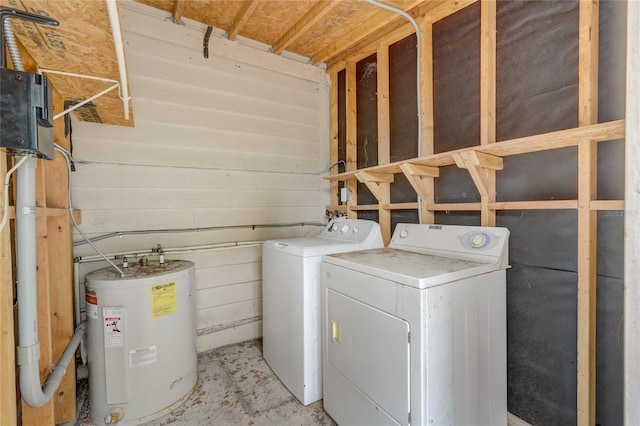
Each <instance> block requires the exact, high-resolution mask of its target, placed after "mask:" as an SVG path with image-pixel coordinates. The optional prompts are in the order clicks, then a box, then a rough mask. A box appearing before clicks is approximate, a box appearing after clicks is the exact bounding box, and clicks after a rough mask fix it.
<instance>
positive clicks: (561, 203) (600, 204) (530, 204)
mask: <svg viewBox="0 0 640 426" xmlns="http://www.w3.org/2000/svg"><path fill="white" fill-rule="evenodd" d="M326 208H327V210H329V211H335V210H337V211H338V212H339V213H346V212H347V210H351V211H368V210H369V211H370V210H378V209H379V208H382V209H384V210H412V209H417V208H418V203H395V204H366V205H358V206H346V205H340V206H327V207H326ZM480 208H481V205H480V203H435V204H427V209H428V210H432V211H480ZM489 208H490V209H492V210H573V209H577V208H578V200H540V201H500V202H493V203H489ZM589 208H590V209H591V210H592V211H601V210H624V200H593V201H591V204H590V206H589Z"/></svg>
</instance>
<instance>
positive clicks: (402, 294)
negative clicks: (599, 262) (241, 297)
mask: <svg viewBox="0 0 640 426" xmlns="http://www.w3.org/2000/svg"><path fill="white" fill-rule="evenodd" d="M508 237H509V231H508V230H507V229H505V228H487V227H469V226H447V225H417V224H398V225H397V227H396V230H395V232H394V234H393V237H392V239H391V243H390V245H389V247H388V248H382V249H375V250H364V251H356V252H350V253H342V254H332V255H326V256H323V262H322V298H323V300H322V302H323V308H322V321H323V387H324V389H323V392H324V409H325V410H326V411H327V412H328V413H329V415H330V416H331V417H332V418H333V419H334V420H335V421H336V422H337V423H338V424H340V425H369V426H374V425H474V426H478V425H491V426H493V425H505V424H506V423H507V405H506V404H507V398H506V289H505V285H506V284H505V281H506V280H505V276H506V273H505V269H506V268H507V267H508V264H507V263H508V260H507V257H508Z"/></svg>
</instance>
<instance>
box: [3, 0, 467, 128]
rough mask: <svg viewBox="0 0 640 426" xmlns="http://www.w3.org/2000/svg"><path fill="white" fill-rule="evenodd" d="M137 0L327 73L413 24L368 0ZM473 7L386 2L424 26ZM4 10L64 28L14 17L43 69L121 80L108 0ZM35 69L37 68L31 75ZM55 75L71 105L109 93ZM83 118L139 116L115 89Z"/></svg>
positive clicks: (429, 0) (422, 0) (19, 2)
mask: <svg viewBox="0 0 640 426" xmlns="http://www.w3.org/2000/svg"><path fill="white" fill-rule="evenodd" d="M135 1H137V2H139V3H142V4H145V5H147V6H150V7H153V8H156V9H160V10H163V11H166V12H168V13H170V14H171V16H172V18H173V22H174V23H175V24H176V25H181V24H183V23H184V20H185V19H191V20H193V21H197V22H200V23H202V24H205V25H208V26H212V27H214V28H216V29H218V30H222V31H224V32H225V35H226V37H227V38H228V39H230V40H234V39H236V38H237V37H239V36H241V37H245V38H248V39H251V40H255V41H258V42H261V43H264V44H266V45H268V46H271V51H272V52H273V54H281V53H282V52H284V51H287V52H291V53H295V54H297V55H301V56H303V57H307V58H309V61H310V62H311V63H313V64H321V63H326V64H327V66H328V67H331V66H333V65H335V64H340V63H342V62H343V61H344V60H345V58H348V57H349V56H350V55H351V54H356V53H358V52H360V51H361V49H363V47H365V46H370V45H371V44H372V43H374V42H375V41H376V40H378V39H379V38H382V37H384V36H385V35H387V34H389V33H391V32H393V31H395V30H397V29H398V28H400V27H402V26H407V25H410V24H409V23H408V21H407V20H406V19H405V18H403V17H401V16H400V15H398V14H396V13H393V12H390V11H388V10H385V9H382V8H379V7H376V6H374V5H372V4H370V3H367V2H366V1H364V0H135ZM474 1H475V0H382V2H383V3H386V4H388V5H391V6H394V7H396V8H398V9H401V10H403V11H406V12H408V13H409V14H410V15H412V16H413V17H414V18H416V19H418V20H420V21H423V20H425V19H427V20H430V21H436V20H438V19H441V18H443V17H444V16H447V15H449V14H450V13H452V12H453V11H455V10H456V9H459V8H461V7H464V6H466V5H467V4H470V3H473V2H474ZM0 6H2V7H10V8H15V9H20V10H23V11H28V12H32V13H37V14H40V15H45V16H51V17H54V18H55V19H57V20H58V21H59V22H60V26H58V27H50V26H41V25H35V24H34V23H32V22H26V21H20V20H17V19H11V21H12V23H13V29H14V32H15V34H16V37H17V39H18V40H19V42H20V43H21V44H22V46H23V47H24V49H25V50H26V51H27V52H28V54H29V55H30V56H31V57H32V58H33V60H34V61H35V63H36V64H37V66H39V67H40V68H48V69H53V70H58V71H65V72H71V73H78V74H90V75H92V76H95V77H101V78H108V79H111V80H119V79H120V78H119V74H118V66H117V61H116V56H115V48H114V43H113V38H112V32H111V26H110V24H109V19H108V16H107V10H106V4H105V1H104V0H102V1H101V0H0ZM217 33H218V32H217ZM203 38H204V32H203ZM29 60H30V59H29ZM36 68H37V67H36V66H35V65H33V64H32V65H31V66H30V67H28V68H27V70H29V71H35V69H36ZM48 77H49V78H50V80H51V81H52V83H53V86H54V87H55V88H56V89H57V91H58V92H59V94H60V95H61V96H62V98H63V99H65V100H67V101H71V102H79V101H81V100H83V99H86V98H88V97H90V96H92V95H94V94H96V93H98V92H100V91H102V90H104V89H105V88H106V87H108V84H107V83H104V82H97V81H95V80H87V79H82V78H76V77H65V76H59V75H55V74H48ZM129 105H131V104H129ZM57 112H59V111H55V113H57ZM76 115H77V116H78V118H80V120H83V121H93V122H99V123H105V124H117V125H125V126H133V125H134V122H133V116H131V118H130V119H129V120H125V119H124V118H123V102H122V100H121V99H120V98H119V96H118V93H117V92H116V91H115V90H114V91H111V92H109V93H107V94H106V95H104V96H102V97H99V98H97V99H95V100H94V101H92V103H91V104H89V105H87V106H86V107H82V108H81V109H78V110H77V111H76Z"/></svg>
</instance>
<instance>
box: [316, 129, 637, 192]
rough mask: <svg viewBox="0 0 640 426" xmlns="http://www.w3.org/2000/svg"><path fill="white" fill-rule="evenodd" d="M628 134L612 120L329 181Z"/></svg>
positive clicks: (375, 168)
mask: <svg viewBox="0 0 640 426" xmlns="http://www.w3.org/2000/svg"><path fill="white" fill-rule="evenodd" d="M624 132H625V124H624V120H616V121H608V122H605V123H598V124H593V125H590V126H582V127H576V128H573V129H567V130H559V131H556V132H551V133H544V134H540V135H535V136H527V137H524V138H518V139H511V140H507V141H503V142H496V143H493V144H487V145H477V146H472V147H469V148H462V149H458V150H455V151H448V152H442V153H438V154H431V155H425V156H422V157H416V158H411V159H408V160H402V161H396V162H393V163H389V164H383V165H380V166H372V167H367V168H363V169H359V170H351V171H348V172H344V173H338V174H335V175H331V176H326V177H325V179H329V180H349V179H352V178H354V177H355V174H356V173H361V172H368V173H376V174H396V173H402V169H401V168H400V166H402V165H403V164H412V165H422V166H432V167H441V166H451V165H454V164H456V162H455V158H454V157H455V156H456V155H460V154H464V153H467V152H481V153H484V154H491V155H494V156H497V157H508V156H511V155H518V154H528V153H532V152H539V151H546V150H552V149H559V148H566V147H569V146H577V145H579V144H580V143H581V142H590V141H591V142H607V141H613V140H617V139H622V138H624Z"/></svg>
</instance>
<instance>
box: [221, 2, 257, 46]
mask: <svg viewBox="0 0 640 426" xmlns="http://www.w3.org/2000/svg"><path fill="white" fill-rule="evenodd" d="M256 7H258V0H251V1H245V2H243V4H242V8H241V9H240V11H239V12H238V14H237V15H236V18H235V20H234V21H233V23H232V24H231V26H230V27H229V31H227V37H228V39H229V40H235V38H236V37H237V36H238V34H239V33H240V30H241V29H242V27H243V25H244V24H245V23H246V22H247V20H248V19H249V17H250V16H251V14H252V13H253V11H254V10H256Z"/></svg>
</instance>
